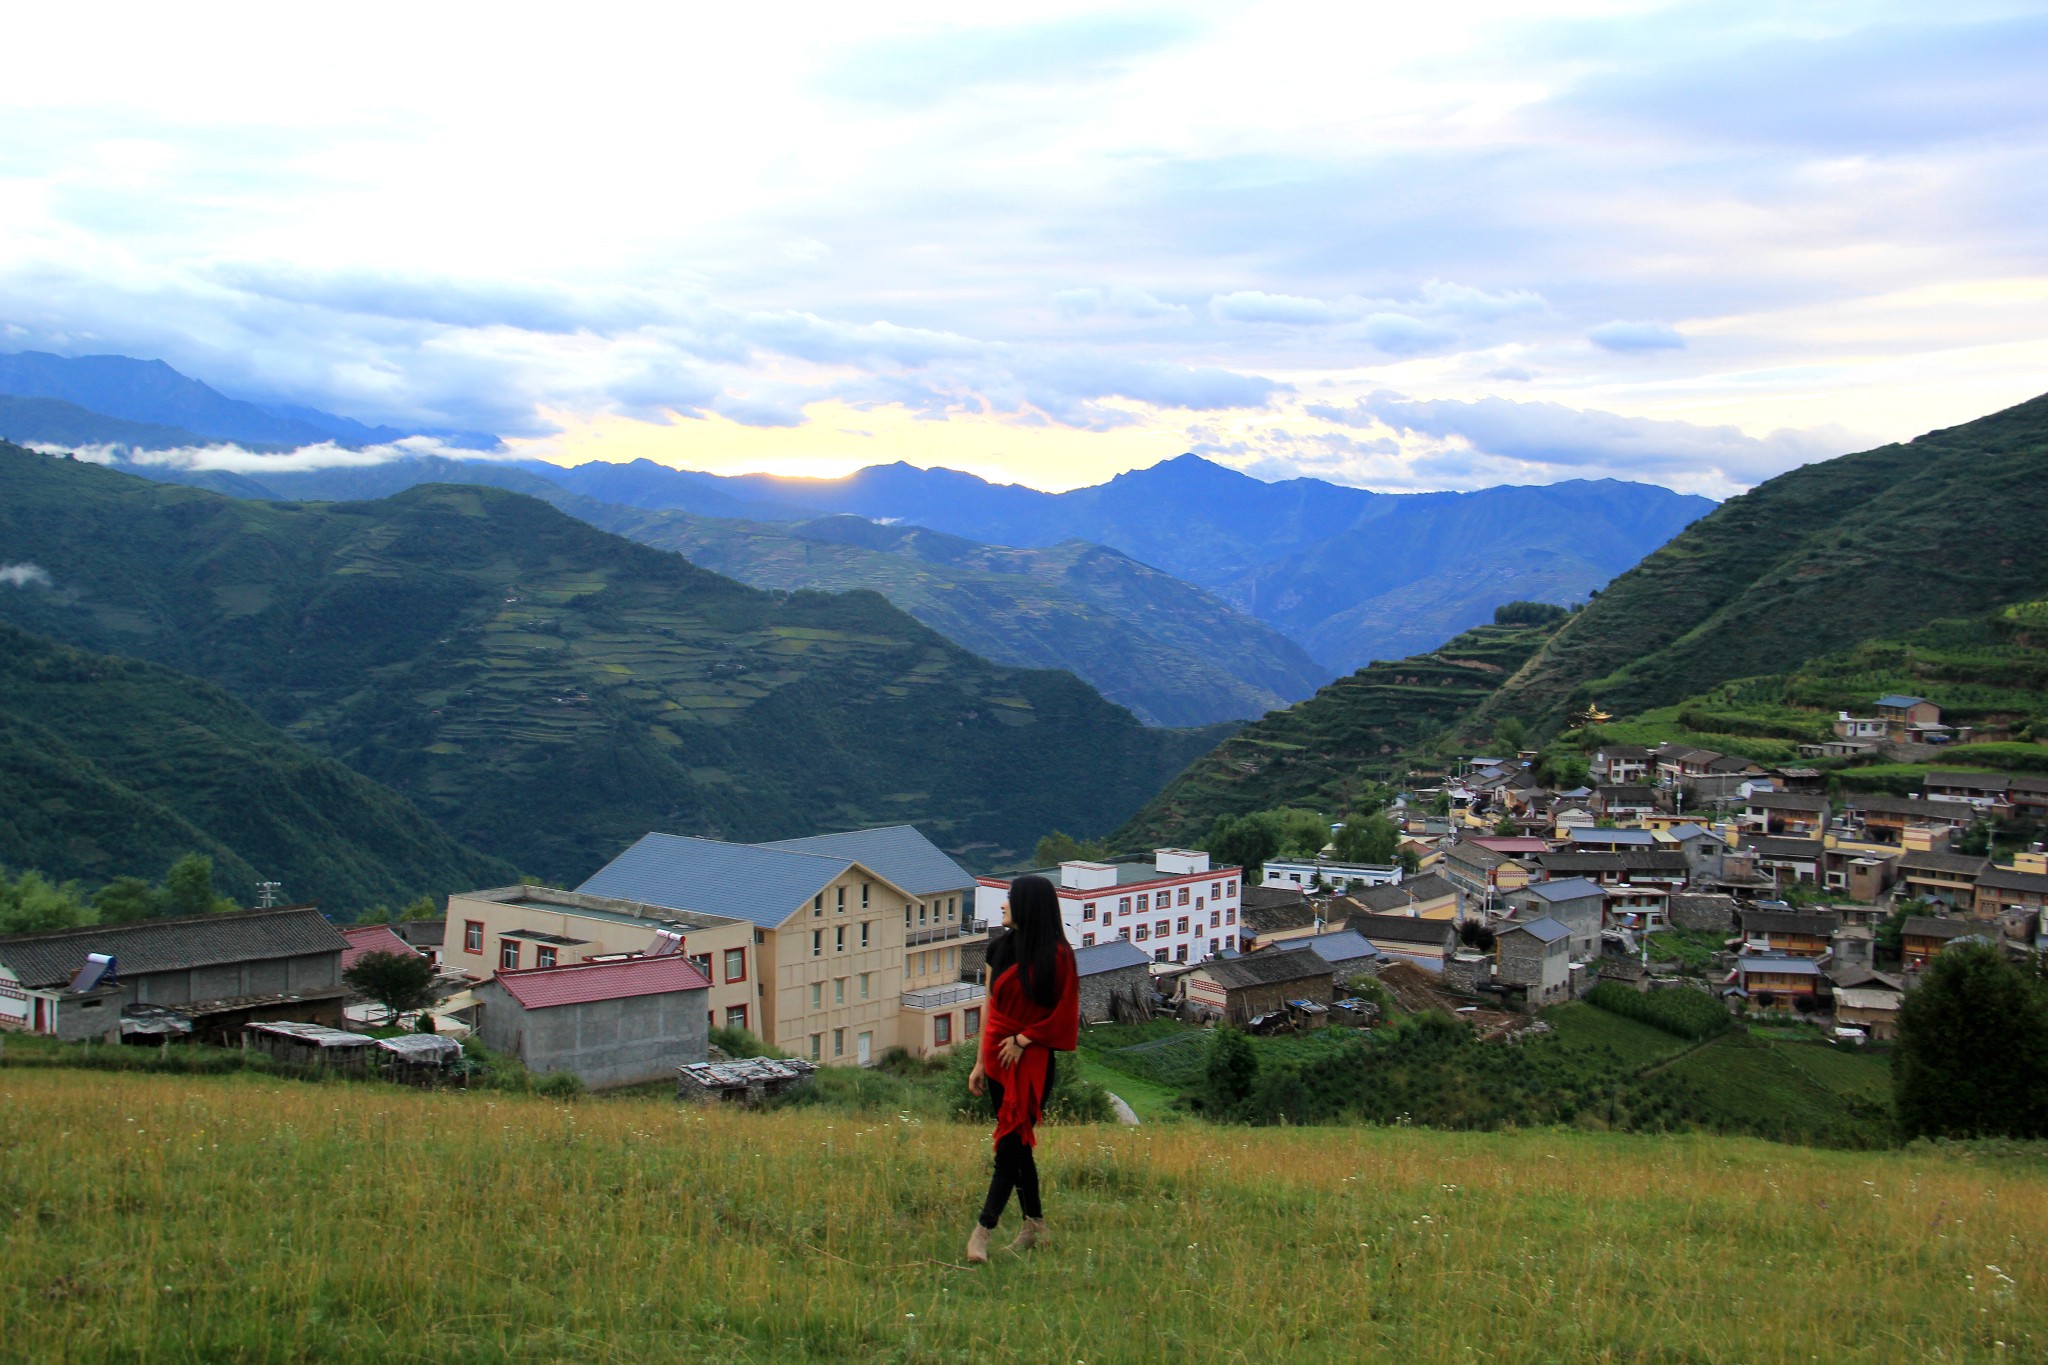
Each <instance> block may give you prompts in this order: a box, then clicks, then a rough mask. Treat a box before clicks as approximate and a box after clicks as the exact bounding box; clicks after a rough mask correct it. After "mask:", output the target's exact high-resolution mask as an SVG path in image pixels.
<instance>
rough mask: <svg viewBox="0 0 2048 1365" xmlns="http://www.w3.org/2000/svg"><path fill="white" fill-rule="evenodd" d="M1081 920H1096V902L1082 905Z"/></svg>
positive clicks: (1086, 902) (1087, 902)
mask: <svg viewBox="0 0 2048 1365" xmlns="http://www.w3.org/2000/svg"><path fill="white" fill-rule="evenodd" d="M1081 918H1082V920H1084V921H1086V920H1092V919H1094V918H1095V902H1094V901H1085V902H1083V903H1082V906H1081Z"/></svg>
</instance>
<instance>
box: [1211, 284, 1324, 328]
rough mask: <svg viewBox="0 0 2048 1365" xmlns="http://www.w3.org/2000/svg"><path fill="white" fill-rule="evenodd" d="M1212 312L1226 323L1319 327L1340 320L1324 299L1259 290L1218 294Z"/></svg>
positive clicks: (1242, 290) (1212, 305)
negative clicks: (1278, 323) (1276, 323)
mask: <svg viewBox="0 0 2048 1365" xmlns="http://www.w3.org/2000/svg"><path fill="white" fill-rule="evenodd" d="M1209 312H1210V313H1211V314H1212V315H1213V316H1215V317H1216V318H1218V319H1220V320H1222V321H1225V322H1280V323H1287V324H1289V325H1293V326H1317V325H1320V324H1322V323H1327V322H1334V321H1336V318H1337V310H1336V309H1334V308H1332V307H1331V306H1330V305H1329V304H1327V303H1325V302H1323V301H1322V300H1321V299H1304V298H1297V297H1295V296H1293V295H1291V294H1268V293H1265V292H1264V291H1262V290H1258V289H1239V290H1236V291H1234V292H1232V293H1229V294H1219V295H1217V296H1216V297H1215V298H1213V299H1210V300H1209Z"/></svg>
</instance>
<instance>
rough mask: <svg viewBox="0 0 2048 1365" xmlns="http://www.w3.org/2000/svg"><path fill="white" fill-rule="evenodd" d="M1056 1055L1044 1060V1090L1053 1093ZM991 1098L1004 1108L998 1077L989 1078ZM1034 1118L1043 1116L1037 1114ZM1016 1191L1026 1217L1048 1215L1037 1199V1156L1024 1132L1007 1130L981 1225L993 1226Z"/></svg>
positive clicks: (983, 1205)
mask: <svg viewBox="0 0 2048 1365" xmlns="http://www.w3.org/2000/svg"><path fill="white" fill-rule="evenodd" d="M1055 1060H1056V1059H1055V1058H1052V1057H1047V1058H1046V1059H1045V1093H1046V1094H1048V1095H1050V1094H1051V1093H1052V1068H1053V1062H1054V1061H1055ZM988 1094H989V1098H990V1099H991V1100H993V1101H994V1102H995V1107H996V1112H997V1113H1001V1112H1002V1109H1003V1083H1002V1082H1001V1081H999V1080H997V1079H996V1078H995V1077H993V1076H990V1077H989V1078H988ZM1032 1117H1033V1119H1034V1120H1035V1119H1037V1118H1040V1117H1042V1115H1038V1114H1034V1115H1033V1116H1032ZM1012 1190H1015V1191H1016V1192H1017V1207H1018V1208H1019V1209H1022V1210H1023V1212H1024V1216H1025V1217H1026V1218H1043V1217H1045V1208H1044V1206H1042V1205H1041V1204H1040V1203H1039V1202H1038V1159H1037V1158H1036V1157H1035V1156H1034V1155H1033V1154H1032V1148H1031V1145H1030V1144H1029V1143H1027V1142H1025V1141H1024V1136H1023V1134H1021V1133H1005V1134H1003V1137H1002V1140H1001V1141H1000V1142H998V1143H996V1170H995V1174H994V1175H992V1176H990V1177H989V1182H988V1198H987V1199H986V1200H984V1201H983V1202H982V1205H981V1225H982V1226H983V1227H985V1228H992V1227H994V1226H995V1225H996V1223H997V1221H998V1220H1000V1219H1001V1218H1002V1216H1003V1210H1004V1209H1006V1208H1008V1207H1009V1205H1010V1191H1012Z"/></svg>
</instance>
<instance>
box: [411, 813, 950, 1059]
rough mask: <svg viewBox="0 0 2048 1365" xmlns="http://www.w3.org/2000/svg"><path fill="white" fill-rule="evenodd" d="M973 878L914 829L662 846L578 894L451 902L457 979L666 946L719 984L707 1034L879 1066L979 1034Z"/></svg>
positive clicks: (655, 843)
mask: <svg viewBox="0 0 2048 1365" xmlns="http://www.w3.org/2000/svg"><path fill="white" fill-rule="evenodd" d="M972 885H973V878H971V877H970V876H969V875H968V874H967V873H966V872H965V871H964V870H963V869H961V868H960V866H959V865H958V864H957V863H955V862H953V860H952V859H951V858H948V857H947V856H946V855H945V854H944V853H942V852H940V851H939V850H938V849H937V848H936V847H934V846H933V845H932V844H931V843H930V841H929V840H927V839H925V838H924V836H923V835H921V834H919V833H918V832H917V831H916V830H914V829H911V828H910V827H908V826H896V827H892V828H887V829H874V830H857V831H853V832H850V833H847V834H836V835H821V836H817V837H816V838H813V839H792V840H784V841H782V842H780V843H775V844H731V843H725V842H722V841H720V840H716V839H693V838H685V837H682V836H678V835H669V834H649V835H647V836H645V837H644V838H642V839H641V840H640V841H639V842H638V843H636V844H634V845H633V846H632V847H631V848H629V849H627V850H626V851H625V852H624V853H622V854H620V855H619V856H618V857H617V858H615V859H613V860H612V861H611V862H610V863H609V864H607V865H606V866H605V867H604V868H602V869H601V870H599V871H598V872H597V873H596V874H595V875H594V876H592V877H591V878H590V879H589V880H588V881H586V882H584V883H583V885H582V886H580V887H578V888H577V889H576V890H575V891H573V892H566V891H552V890H548V889H546V888H542V887H530V886H518V887H505V888H501V889H499V890H496V891H484V892H472V893H469V894H467V895H455V896H451V897H450V898H449V909H448V947H447V949H446V952H445V960H446V961H447V962H448V964H449V965H451V966H454V967H458V968H460V969H462V970H465V971H468V972H470V973H471V974H472V975H476V976H482V977H490V976H493V975H495V974H496V972H497V971H498V970H499V969H501V968H509V969H518V968H522V967H537V966H563V965H567V964H569V963H572V962H584V961H591V960H600V959H607V958H614V957H617V956H619V955H622V954H630V953H639V952H645V951H646V950H647V949H648V948H649V947H651V946H653V944H654V942H655V939H656V936H657V935H659V934H666V935H670V936H674V937H679V938H680V939H681V940H682V952H683V954H684V955H685V956H687V957H688V958H689V959H690V960H691V961H692V962H694V963H695V964H696V965H697V967H698V969H699V970H700V971H702V972H703V974H704V975H705V977H706V978H707V979H708V980H709V981H710V982H711V986H710V990H709V992H708V996H707V1004H706V1008H707V1010H708V1014H709V1018H708V1022H709V1023H711V1024H713V1025H726V1026H732V1027H739V1028H746V1029H749V1030H751V1031H752V1032H754V1033H755V1034H757V1035H759V1036H760V1037H761V1038H763V1039H765V1040H766V1041H768V1042H770V1043H773V1044H774V1045H775V1046H777V1047H779V1048H781V1049H782V1050H784V1051H786V1052H789V1053H791V1054H793V1055H795V1056H798V1057H808V1058H812V1059H815V1060H817V1061H820V1062H826V1063H832V1062H843V1063H853V1062H858V1063H862V1064H866V1063H868V1062H871V1061H873V1060H874V1059H875V1058H877V1057H879V1056H880V1055H881V1054H882V1053H883V1052H885V1051H887V1050H888V1049H890V1048H892V1047H901V1048H904V1049H905V1050H907V1051H909V1052H910V1053H912V1054H913V1055H916V1056H926V1055H930V1054H932V1053H935V1052H941V1051H944V1050H945V1049H946V1048H948V1047H950V1046H952V1045H953V1044H954V1043H957V1042H962V1041H965V1040H967V1039H970V1038H973V1037H976V1036H978V1035H979V1033H980V1031H981V1020H982V1013H983V1009H984V1005H985V998H986V991H985V990H984V989H983V987H981V986H980V985H979V984H977V983H975V982H974V981H972V980H964V979H963V976H971V975H972V973H973V969H974V968H975V967H977V966H978V965H979V963H980V960H981V959H980V954H981V950H982V948H983V944H984V939H983V935H982V929H981V927H980V926H979V925H978V924H976V923H975V922H974V920H973V917H972V913H971V908H970V906H969V903H968V900H967V890H968V888H969V887H970V886H972Z"/></svg>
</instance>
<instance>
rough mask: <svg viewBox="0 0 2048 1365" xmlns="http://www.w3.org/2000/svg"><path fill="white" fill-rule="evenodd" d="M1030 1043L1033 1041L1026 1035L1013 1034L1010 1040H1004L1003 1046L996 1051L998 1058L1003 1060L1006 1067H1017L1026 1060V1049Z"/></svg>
mask: <svg viewBox="0 0 2048 1365" xmlns="http://www.w3.org/2000/svg"><path fill="white" fill-rule="evenodd" d="M1030 1043H1031V1039H1030V1038H1028V1037H1026V1036H1025V1035H1024V1034H1021V1033H1014V1034H1011V1035H1010V1036H1009V1037H1008V1038H1005V1039H1003V1045H1002V1046H1001V1047H1000V1048H998V1049H996V1056H997V1057H998V1058H1000V1059H1001V1061H1002V1063H1003V1065H1004V1066H1005V1067H1012V1066H1015V1065H1017V1063H1019V1062H1021V1061H1023V1060H1024V1049H1025V1048H1026V1047H1028V1046H1029V1045H1030Z"/></svg>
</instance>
